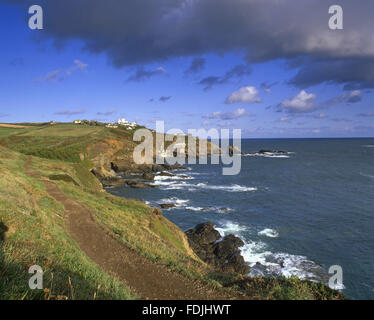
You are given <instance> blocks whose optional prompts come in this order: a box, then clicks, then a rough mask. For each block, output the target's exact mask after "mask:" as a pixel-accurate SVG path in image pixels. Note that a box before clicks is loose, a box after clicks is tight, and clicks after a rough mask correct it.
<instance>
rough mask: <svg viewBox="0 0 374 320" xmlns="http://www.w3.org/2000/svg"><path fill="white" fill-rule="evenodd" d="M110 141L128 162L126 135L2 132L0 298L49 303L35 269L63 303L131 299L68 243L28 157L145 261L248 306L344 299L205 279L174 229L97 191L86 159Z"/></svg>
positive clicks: (64, 127)
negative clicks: (34, 284) (240, 297)
mask: <svg viewBox="0 0 374 320" xmlns="http://www.w3.org/2000/svg"><path fill="white" fill-rule="evenodd" d="M21 130H22V131H21ZM69 131H71V132H69ZM20 133H21V134H20ZM108 140H110V141H112V142H111V143H112V145H111V146H117V147H118V146H120V147H121V148H120V149H119V150H117V151H115V150H116V149H112V150H114V151H115V152H116V153H117V154H121V155H125V156H126V155H127V156H129V155H131V153H132V150H133V146H134V143H133V141H132V133H131V132H130V131H128V130H124V129H122V128H118V129H109V128H103V127H98V128H97V127H89V126H79V125H72V124H57V125H54V126H50V125H45V126H43V127H41V126H36V125H35V126H32V127H30V128H25V129H13V128H12V129H11V128H0V299H43V298H48V296H47V297H45V295H44V293H43V292H40V291H38V290H36V291H34V290H30V289H29V288H28V279H29V277H30V275H29V274H28V273H27V270H28V267H29V266H30V265H33V264H38V265H40V266H42V268H43V269H44V271H45V279H44V284H45V287H46V288H48V289H49V290H50V291H49V292H50V293H52V294H53V295H63V296H67V297H68V298H69V299H73V298H74V299H93V298H94V297H96V298H97V299H133V298H136V297H135V296H134V295H133V294H132V293H131V292H130V291H129V290H128V288H126V287H125V286H124V285H123V284H121V283H120V282H119V281H117V280H116V279H115V278H114V277H112V276H111V275H109V274H107V273H106V272H104V271H103V270H102V269H100V268H99V267H98V266H97V265H96V264H95V263H93V262H92V261H91V260H90V259H89V258H87V256H86V255H85V254H84V253H83V252H82V251H81V250H80V249H79V247H78V245H77V244H76V243H75V242H74V241H73V240H72V239H71V237H70V236H69V234H68V233H67V231H66V229H65V225H64V209H63V207H62V205H61V204H60V203H58V202H56V201H55V200H54V199H53V198H51V197H50V196H49V195H48V193H47V192H46V191H45V189H44V184H43V183H41V182H40V180H39V179H35V178H31V177H29V176H27V175H26V174H25V171H24V169H23V165H24V163H25V161H26V160H27V155H33V156H34V157H33V161H32V163H31V169H32V170H33V171H34V172H36V173H38V174H39V175H41V176H42V177H44V179H46V180H47V179H50V180H53V181H54V183H56V184H57V185H58V186H59V187H60V189H61V190H63V191H64V192H65V193H66V195H68V196H69V197H70V198H71V199H73V200H75V201H77V202H79V203H81V204H83V205H85V206H86V207H88V208H90V209H91V211H92V212H94V218H95V220H96V221H97V223H98V224H99V225H100V226H101V227H103V228H104V229H106V230H109V231H111V232H113V234H114V236H115V237H116V239H117V240H118V241H120V242H123V243H124V244H126V245H127V246H129V247H130V248H133V249H134V250H136V251H137V252H138V253H140V254H142V255H143V256H145V257H147V258H148V259H150V260H153V261H158V262H160V263H162V264H164V265H167V266H168V267H169V268H170V269H173V270H176V271H178V272H181V273H182V274H184V275H187V276H188V277H190V278H193V279H202V280H205V281H207V282H209V283H211V284H213V285H214V286H216V287H218V288H222V287H224V288H228V289H229V290H241V291H244V292H246V294H247V295H248V296H249V297H251V298H253V299H340V298H342V296H340V295H339V294H338V293H337V292H336V291H332V290H330V289H329V288H327V287H325V286H323V285H321V284H314V283H311V282H307V281H301V280H298V279H293V278H291V279H285V278H280V279H265V278H243V277H238V276H237V275H234V274H231V275H227V274H221V273H210V272H211V269H210V268H208V267H207V266H206V265H205V264H204V263H202V262H201V261H200V260H199V259H197V258H196V256H195V255H194V254H193V252H192V251H191V249H190V248H189V246H188V244H187V241H186V237H185V235H184V233H183V232H182V231H181V230H180V229H179V228H178V227H177V226H175V225H174V224H173V223H171V222H170V221H169V220H167V219H166V218H164V217H162V216H157V215H155V214H153V213H152V209H151V208H150V207H149V206H147V205H145V204H144V203H142V202H140V201H138V200H131V199H123V198H120V197H116V196H113V195H111V194H108V193H106V192H105V191H104V190H103V189H102V186H101V184H100V182H99V181H98V180H97V179H96V177H95V176H94V175H93V174H92V173H91V172H90V169H91V168H92V166H93V164H92V162H91V160H92V159H93V158H94V157H97V156H100V155H102V153H103V152H107V150H108V149H107V148H108V146H107V143H106V141H108ZM114 151H113V152H114ZM92 161H93V160H92ZM69 279H70V281H71V283H72V285H73V287H71V286H70V284H69Z"/></svg>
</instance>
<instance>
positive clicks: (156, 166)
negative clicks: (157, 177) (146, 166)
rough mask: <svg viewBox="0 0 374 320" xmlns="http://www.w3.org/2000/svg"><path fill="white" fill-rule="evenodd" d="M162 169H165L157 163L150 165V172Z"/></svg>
mask: <svg viewBox="0 0 374 320" xmlns="http://www.w3.org/2000/svg"><path fill="white" fill-rule="evenodd" d="M164 170H165V169H164V167H163V166H161V165H159V164H153V165H152V172H162V171H164Z"/></svg>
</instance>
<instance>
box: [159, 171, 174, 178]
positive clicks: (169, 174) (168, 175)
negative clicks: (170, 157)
mask: <svg viewBox="0 0 374 320" xmlns="http://www.w3.org/2000/svg"><path fill="white" fill-rule="evenodd" d="M159 176H162V177H174V176H175V174H172V173H170V172H161V173H160V174H159Z"/></svg>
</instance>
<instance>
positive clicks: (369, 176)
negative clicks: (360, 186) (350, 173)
mask: <svg viewBox="0 0 374 320" xmlns="http://www.w3.org/2000/svg"><path fill="white" fill-rule="evenodd" d="M360 175H362V176H363V177H366V178H370V179H374V175H371V174H366V173H362V172H360Z"/></svg>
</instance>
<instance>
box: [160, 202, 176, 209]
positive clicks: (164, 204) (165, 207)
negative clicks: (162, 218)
mask: <svg viewBox="0 0 374 320" xmlns="http://www.w3.org/2000/svg"><path fill="white" fill-rule="evenodd" d="M176 206H177V205H176V204H175V203H160V207H161V208H162V209H170V208H175V207H176Z"/></svg>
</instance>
